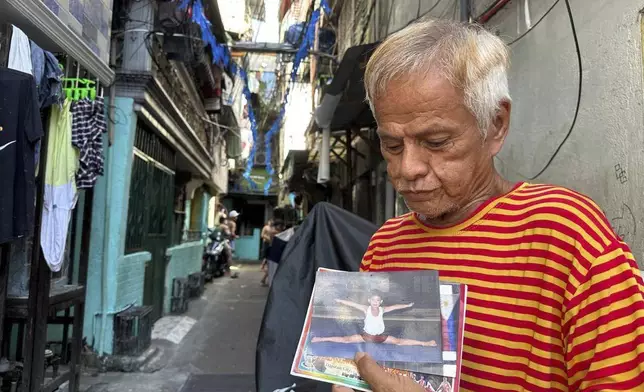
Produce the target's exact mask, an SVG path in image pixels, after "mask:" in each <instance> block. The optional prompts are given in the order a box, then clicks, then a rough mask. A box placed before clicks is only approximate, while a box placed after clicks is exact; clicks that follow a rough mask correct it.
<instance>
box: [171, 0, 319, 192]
mask: <svg viewBox="0 0 644 392" xmlns="http://www.w3.org/2000/svg"><path fill="white" fill-rule="evenodd" d="M179 1H180V3H179V7H178V9H179V10H186V9H188V7H190V6H191V5H192V15H191V19H192V21H193V22H194V23H196V24H197V25H198V26H199V27H200V29H201V39H202V40H203V41H204V42H205V43H206V44H208V45H210V50H211V54H212V61H213V64H217V65H219V66H220V67H222V68H228V69H230V70H231V71H232V73H233V74H239V75H240V77H241V79H242V81H243V82H244V88H243V90H242V92H243V94H244V96H245V97H246V101H247V102H248V119H249V121H250V128H251V133H252V138H253V140H252V146H251V149H250V155H249V156H248V161H247V162H246V170H245V171H244V174H243V177H244V178H245V179H246V180H247V181H248V183H249V184H250V187H251V189H252V190H257V189H258V187H257V184H256V183H255V182H254V181H253V180H252V178H251V177H250V174H251V172H252V170H253V163H254V162H255V154H256V152H257V144H256V141H257V139H258V138H257V136H258V130H257V121H256V119H255V112H254V110H253V107H252V105H251V93H250V90H249V89H248V76H247V75H246V71H244V69H242V68H241V67H239V66H238V65H237V64H236V63H235V62H234V61H231V56H230V50H229V49H228V47H227V46H226V45H223V44H219V43H218V42H217V39H216V38H215V36H214V34H213V33H212V29H211V27H212V24H211V23H210V21H209V20H208V18H206V15H205V13H204V8H203V4H202V2H201V0H179ZM321 11H324V13H326V14H327V15H328V14H330V13H331V7H330V6H329V4H328V1H327V0H321V1H320V7H319V8H318V9H316V10H315V11H313V14H312V15H311V19H310V20H309V22H308V25H307V28H306V34H305V35H304V37H303V39H302V42H301V43H300V47H299V48H298V50H297V52H296V53H295V57H294V58H293V71H292V72H291V80H290V83H291V84H293V83H295V80H296V79H297V72H298V70H299V68H300V64H301V63H302V61H303V60H304V59H305V58H306V57H307V56H308V55H309V51H310V50H311V47H312V46H313V42H314V40H315V26H316V25H317V22H318V20H319V19H320V14H321ZM290 92H291V87H290V86H289V87H287V89H286V93H285V94H284V101H283V102H282V105H281V109H280V111H279V114H278V116H277V118H276V119H275V121H274V122H273V124H272V125H271V127H270V128H269V130H268V132H266V135H265V136H264V147H265V150H266V161H265V164H266V172H267V174H268V181H267V182H266V183H265V184H264V194H265V195H268V193H269V191H270V188H271V186H272V185H273V175H274V174H275V170H274V169H273V165H272V148H271V142H272V140H273V135H274V134H276V133H277V132H278V131H279V129H280V126H281V124H282V121H283V120H284V114H285V112H286V104H287V103H288V97H289V94H290Z"/></svg>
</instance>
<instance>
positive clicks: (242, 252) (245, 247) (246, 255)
mask: <svg viewBox="0 0 644 392" xmlns="http://www.w3.org/2000/svg"><path fill="white" fill-rule="evenodd" d="M260 232H261V230H260V229H254V230H253V235H252V236H241V237H239V238H237V239H236V240H235V258H236V259H237V260H259V238H260Z"/></svg>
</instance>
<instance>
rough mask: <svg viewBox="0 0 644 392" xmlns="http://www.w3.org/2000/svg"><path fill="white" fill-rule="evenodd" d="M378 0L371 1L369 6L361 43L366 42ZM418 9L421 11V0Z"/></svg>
mask: <svg viewBox="0 0 644 392" xmlns="http://www.w3.org/2000/svg"><path fill="white" fill-rule="evenodd" d="M376 1H377V0H373V1H372V2H371V7H370V8H369V13H368V14H367V23H365V24H364V26H363V27H362V34H361V35H360V45H362V44H363V43H364V39H365V36H366V33H367V28H369V24H371V15H372V14H373V10H374V8H376ZM418 10H419V11H420V0H418Z"/></svg>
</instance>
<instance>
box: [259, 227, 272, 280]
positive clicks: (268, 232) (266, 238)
mask: <svg viewBox="0 0 644 392" xmlns="http://www.w3.org/2000/svg"><path fill="white" fill-rule="evenodd" d="M273 234H274V229H273V220H272V219H269V220H268V221H267V222H266V224H265V225H264V227H263V228H262V234H261V237H262V267H261V268H262V271H263V272H264V276H263V277H262V280H261V285H262V286H268V282H267V280H268V252H269V250H270V248H271V242H272V241H273Z"/></svg>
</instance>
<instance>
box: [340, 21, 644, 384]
mask: <svg viewBox="0 0 644 392" xmlns="http://www.w3.org/2000/svg"><path fill="white" fill-rule="evenodd" d="M508 57H509V54H508V48H507V47H506V45H505V44H504V43H503V42H502V41H501V40H500V39H499V38H497V37H496V36H494V35H493V34H490V33H489V32H487V31H486V30H484V29H483V28H482V27H480V26H477V25H472V24H461V23H456V22H449V21H422V22H418V23H415V24H412V25H410V26H409V27H407V28H406V29H404V30H402V31H400V32H398V33H396V34H394V35H392V36H390V37H389V38H387V40H385V41H384V42H383V43H382V44H381V45H380V46H379V47H378V49H377V50H376V51H375V52H374V53H373V55H372V57H371V59H370V61H369V63H368V65H367V70H366V73H365V86H366V91H367V98H368V100H369V102H370V104H371V106H372V109H373V112H374V114H375V117H376V120H377V122H378V132H379V135H380V140H381V149H382V154H383V156H384V158H385V159H386V161H387V171H388V173H389V176H390V178H391V181H392V182H393V184H394V186H395V188H396V190H397V191H398V192H400V193H401V194H402V195H403V196H404V199H405V201H406V203H407V205H408V206H409V209H410V210H411V211H412V212H411V213H409V214H407V215H404V216H401V217H398V218H394V219H391V220H389V221H388V222H387V223H385V225H384V226H383V227H382V228H381V229H380V230H378V231H377V232H376V234H375V235H374V236H373V238H372V240H371V243H370V244H369V247H368V250H367V252H366V254H365V256H364V259H363V262H362V267H361V270H362V271H371V272H377V271H399V270H409V269H435V270H439V271H440V274H441V278H442V279H446V280H450V281H456V282H461V283H464V284H467V285H468V286H469V293H468V299H467V315H466V325H465V336H464V345H463V360H462V379H461V384H460V385H461V390H466V391H477V392H478V391H492V390H503V391H644V298H643V290H642V279H641V278H640V276H639V271H638V268H637V264H636V263H635V261H634V259H633V255H632V254H631V251H630V250H629V248H628V246H627V245H626V244H625V243H623V242H622V241H621V240H620V239H619V238H618V237H617V236H616V235H615V233H614V232H613V230H612V229H611V227H610V225H609V223H608V221H607V219H606V217H605V216H604V214H603V213H602V212H601V210H600V209H599V207H598V206H597V205H596V204H595V203H594V202H593V201H592V200H590V199H589V198H588V197H586V196H584V195H581V194H579V193H577V192H574V191H572V190H569V189H566V188H562V187H558V186H551V185H535V184H528V183H523V182H521V183H518V184H512V183H510V182H508V181H507V180H506V179H504V178H503V177H501V175H500V174H499V173H498V172H497V171H496V170H495V168H494V163H493V158H494V156H495V155H496V154H498V153H499V151H500V150H501V147H502V146H503V142H504V140H505V138H506V136H507V133H508V128H509V124H510V108H511V104H510V95H509V92H508V81H507V68H508V62H509V61H508ZM356 361H357V364H358V368H359V370H360V372H361V374H362V376H363V377H364V378H365V380H366V381H367V382H369V383H370V385H371V386H372V387H373V390H374V391H375V392H393V391H405V392H413V391H419V392H420V391H422V388H420V387H418V386H417V385H416V384H415V383H414V382H413V381H412V380H408V379H404V378H400V377H396V376H392V375H389V374H386V373H385V372H384V371H382V369H380V368H379V367H378V365H377V364H376V363H375V362H374V361H373V360H372V359H370V358H369V357H368V356H365V355H363V354H358V356H357V357H356ZM335 391H338V392H339V391H347V389H346V388H340V387H335Z"/></svg>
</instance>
